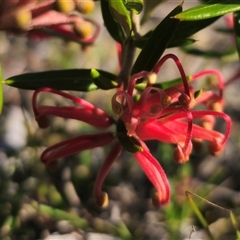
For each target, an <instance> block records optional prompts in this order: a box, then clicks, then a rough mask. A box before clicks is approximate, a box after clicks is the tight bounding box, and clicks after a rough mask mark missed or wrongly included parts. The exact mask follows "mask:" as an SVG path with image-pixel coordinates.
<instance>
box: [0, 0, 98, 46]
mask: <svg viewBox="0 0 240 240" xmlns="http://www.w3.org/2000/svg"><path fill="white" fill-rule="evenodd" d="M81 2H83V1H77V0H68V1H65V0H44V1H36V0H14V1H9V0H2V1H1V2H0V30H2V31H7V32H13V33H27V34H28V35H29V37H30V38H33V39H36V40H38V39H42V38H46V37H49V36H58V37H61V38H64V39H67V40H72V41H76V42H78V43H81V44H92V43H93V42H94V41H95V40H96V38H97V36H98V35H99V31H100V27H99V25H98V24H97V23H96V22H95V21H93V20H91V19H87V18H83V17H82V16H81V15H79V14H73V11H74V10H75V12H76V11H79V9H80V6H79V4H81ZM85 3H86V2H85ZM85 3H83V4H85ZM87 3H89V4H90V5H91V6H92V4H94V2H93V1H91V0H88V1H87ZM85 5H86V4H85ZM86 7H87V6H86ZM90 8H91V7H90ZM81 9H82V8H81Z"/></svg>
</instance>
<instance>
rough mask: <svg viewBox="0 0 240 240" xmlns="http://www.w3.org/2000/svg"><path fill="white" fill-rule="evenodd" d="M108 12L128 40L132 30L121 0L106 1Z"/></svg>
mask: <svg viewBox="0 0 240 240" xmlns="http://www.w3.org/2000/svg"><path fill="white" fill-rule="evenodd" d="M108 3H109V8H110V12H111V13H112V16H113V17H114V18H115V19H116V21H117V22H118V23H119V24H120V25H121V26H122V28H123V30H124V32H125V34H126V37H127V38H128V37H129V36H130V33H131V29H132V22H131V18H130V14H129V12H128V10H127V8H126V7H125V5H124V3H123V0H117V1H116V0H108Z"/></svg>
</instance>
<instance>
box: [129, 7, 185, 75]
mask: <svg viewBox="0 0 240 240" xmlns="http://www.w3.org/2000/svg"><path fill="white" fill-rule="evenodd" d="M181 11H182V5H179V6H177V7H176V8H175V9H174V10H172V11H171V12H170V13H169V14H168V15H167V16H166V17H165V18H164V19H163V20H162V22H161V23H160V24H159V25H158V26H157V27H156V28H155V30H154V31H153V32H152V34H151V35H150V37H149V38H148V40H147V42H146V44H145V45H144V47H143V49H142V51H141V52H140V54H139V56H138V58H137V59H136V61H135V63H134V65H133V68H132V73H131V74H134V73H138V72H140V71H144V70H145V71H151V70H152V69H153V67H154V66H155V65H156V63H157V62H158V60H159V58H160V57H161V56H162V54H163V52H164V51H165V49H166V48H167V46H168V43H169V42H170V40H171V38H172V36H173V35H174V32H175V30H176V28H177V26H178V24H179V20H177V19H174V18H172V16H174V15H176V14H177V13H179V12H181Z"/></svg>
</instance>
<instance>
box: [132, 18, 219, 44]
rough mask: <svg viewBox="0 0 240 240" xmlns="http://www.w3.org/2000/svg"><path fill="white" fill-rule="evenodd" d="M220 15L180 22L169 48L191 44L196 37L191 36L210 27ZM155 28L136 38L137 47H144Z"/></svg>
mask: <svg viewBox="0 0 240 240" xmlns="http://www.w3.org/2000/svg"><path fill="white" fill-rule="evenodd" d="M217 19H219V17H215V18H209V19H204V20H199V21H181V22H180V23H179V24H178V27H177V29H176V31H175V33H174V35H173V37H172V38H171V40H170V42H169V43H168V45H167V48H170V47H179V46H187V45H189V44H192V43H194V42H195V41H194V39H191V38H190V39H189V37H190V36H192V35H193V34H195V33H196V32H198V31H200V30H202V29H204V28H206V27H208V26H209V25H211V24H212V23H214V22H215V21H216V20H217ZM152 32H153V30H151V31H149V32H147V33H146V34H145V35H143V36H142V37H141V38H139V39H137V40H134V44H135V45H136V47H139V48H143V47H144V44H145V43H146V42H147V40H148V39H149V37H150V36H151V34H152Z"/></svg>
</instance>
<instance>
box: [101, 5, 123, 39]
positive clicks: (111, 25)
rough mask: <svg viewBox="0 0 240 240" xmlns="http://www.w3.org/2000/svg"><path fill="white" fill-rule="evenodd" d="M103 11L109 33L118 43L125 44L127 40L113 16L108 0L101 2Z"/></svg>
mask: <svg viewBox="0 0 240 240" xmlns="http://www.w3.org/2000/svg"><path fill="white" fill-rule="evenodd" d="M101 11H102V17H103V21H104V26H105V27H106V29H107V30H108V33H109V34H110V35H111V37H112V38H113V39H114V40H115V41H116V42H119V43H123V42H124V41H125V40H126V39H127V38H126V36H125V33H124V31H123V29H122V27H121V25H120V24H119V23H118V22H117V21H116V20H115V19H114V17H113V16H112V14H111V12H110V8H109V4H108V1H107V0H101Z"/></svg>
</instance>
